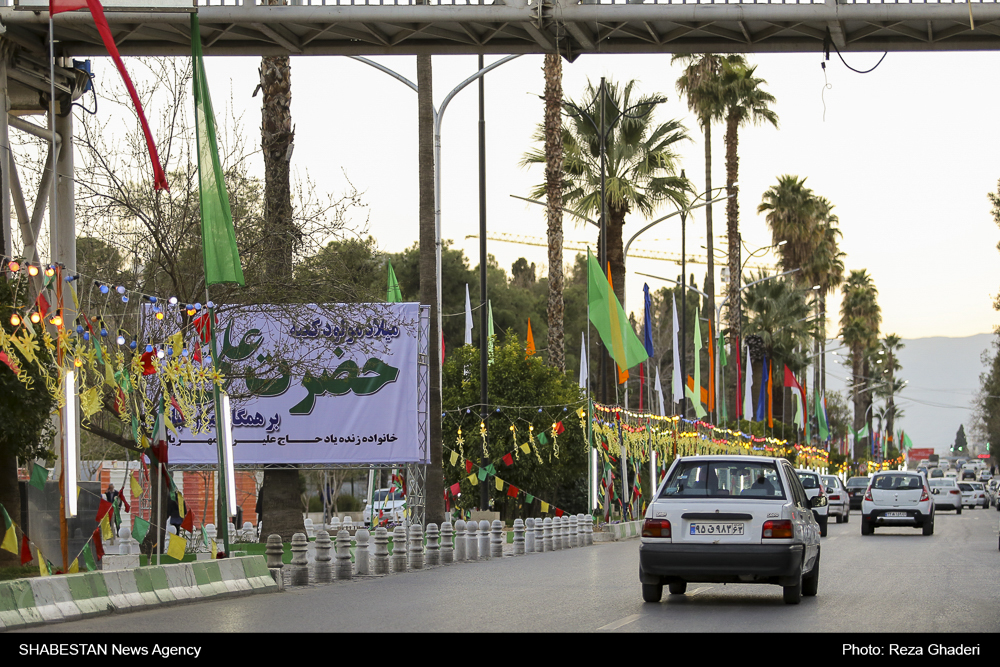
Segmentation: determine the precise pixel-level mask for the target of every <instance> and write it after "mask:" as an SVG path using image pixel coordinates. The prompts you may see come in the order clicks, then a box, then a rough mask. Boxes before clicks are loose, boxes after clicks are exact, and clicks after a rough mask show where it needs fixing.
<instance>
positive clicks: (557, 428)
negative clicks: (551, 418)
mask: <svg viewBox="0 0 1000 667" xmlns="http://www.w3.org/2000/svg"><path fill="white" fill-rule="evenodd" d="M554 430H555V432H556V435H562V432H563V431H565V430H566V427H565V426H563V423H562V422H556V426H555V429H554Z"/></svg>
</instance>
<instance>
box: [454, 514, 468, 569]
mask: <svg viewBox="0 0 1000 667" xmlns="http://www.w3.org/2000/svg"><path fill="white" fill-rule="evenodd" d="M466 559H467V556H466V551H465V520H464V519H459V520H458V521H456V522H455V562H456V563H461V562H462V561H463V560H466Z"/></svg>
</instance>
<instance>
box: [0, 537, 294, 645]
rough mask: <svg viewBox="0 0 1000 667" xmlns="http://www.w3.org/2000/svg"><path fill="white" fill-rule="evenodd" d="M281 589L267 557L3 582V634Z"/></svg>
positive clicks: (0, 603) (0, 601)
mask: <svg viewBox="0 0 1000 667" xmlns="http://www.w3.org/2000/svg"><path fill="white" fill-rule="evenodd" d="M277 590H278V584H277V583H276V582H275V581H274V579H272V578H271V576H270V573H269V572H268V569H267V565H266V563H265V562H264V557H263V556H243V557H240V558H227V559H220V560H213V561H196V562H194V563H177V564H170V565H150V566H147V567H140V568H135V569H130V570H108V571H104V570H100V571H97V572H85V573H79V574H57V575H51V576H48V577H37V578H32V579H14V580H11V581H0V632H2V631H5V630H12V629H16V628H24V627H32V626H37V625H45V624H48V623H59V622H62V621H70V620H76V619H79V618H87V617H91V616H100V615H105V614H113V613H122V612H129V611H138V610H140V609H147V608H149V607H153V606H162V605H172V604H180V603H185V602H192V601H195V600H202V599H208V598H221V597H236V596H242V595H254V594H256V593H271V592H275V591H277Z"/></svg>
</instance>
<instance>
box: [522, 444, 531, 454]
mask: <svg viewBox="0 0 1000 667" xmlns="http://www.w3.org/2000/svg"><path fill="white" fill-rule="evenodd" d="M521 451H522V452H524V453H525V454H530V453H531V445H529V444H528V443H524V444H523V445H521Z"/></svg>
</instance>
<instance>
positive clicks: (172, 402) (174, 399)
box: [170, 396, 184, 419]
mask: <svg viewBox="0 0 1000 667" xmlns="http://www.w3.org/2000/svg"><path fill="white" fill-rule="evenodd" d="M170 405H172V406H174V410H176V411H177V414H179V415H180V416H181V419H184V411H183V410H181V406H180V405H179V404H178V403H177V397H176V396H171V397H170Z"/></svg>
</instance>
